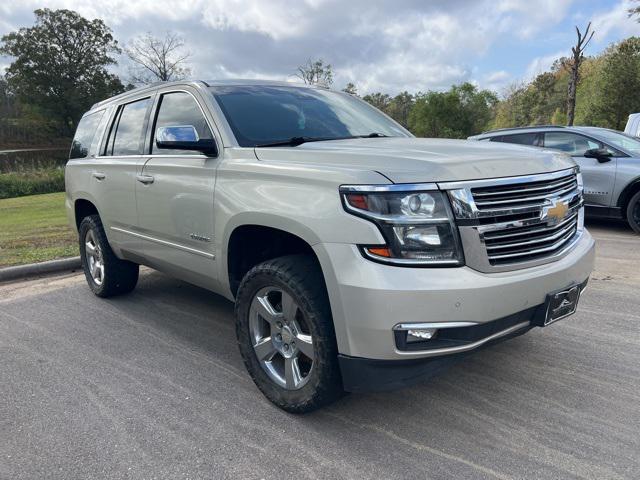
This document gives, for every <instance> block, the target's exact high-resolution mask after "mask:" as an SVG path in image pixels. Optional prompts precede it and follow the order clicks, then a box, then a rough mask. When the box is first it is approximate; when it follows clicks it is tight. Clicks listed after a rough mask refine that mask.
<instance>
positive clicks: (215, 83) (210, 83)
mask: <svg viewBox="0 0 640 480" xmlns="http://www.w3.org/2000/svg"><path fill="white" fill-rule="evenodd" d="M185 83H192V84H193V83H199V84H202V85H204V86H205V87H222V86H231V85H237V86H249V85H270V86H280V87H300V88H323V89H324V88H327V87H323V86H320V85H307V84H304V83H300V82H285V81H274V80H259V79H223V80H176V81H173V82H155V83H152V84H150V85H145V86H142V87H138V88H134V89H133V90H127V91H126V92H123V93H120V94H119V95H115V96H113V97H109V98H107V99H105V100H101V101H99V102H97V103H95V104H93V106H92V107H91V110H94V109H96V108H98V107H101V106H103V105H107V104H108V103H111V102H113V101H116V100H121V99H123V98H127V97H129V96H134V95H138V94H140V93H145V92H147V91H149V92H151V91H153V90H155V89H157V88H159V87H161V86H171V85H184V84H185Z"/></svg>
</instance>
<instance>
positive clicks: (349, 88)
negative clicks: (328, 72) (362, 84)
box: [342, 82, 358, 95]
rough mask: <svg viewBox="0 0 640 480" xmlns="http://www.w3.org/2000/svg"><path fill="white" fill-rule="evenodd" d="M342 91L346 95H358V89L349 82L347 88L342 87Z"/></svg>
mask: <svg viewBox="0 0 640 480" xmlns="http://www.w3.org/2000/svg"><path fill="white" fill-rule="evenodd" d="M342 91H343V92H346V93H348V94H349V95H358V89H357V88H356V86H355V85H354V84H353V83H351V82H349V83H347V86H346V87H344V88H343V89H342Z"/></svg>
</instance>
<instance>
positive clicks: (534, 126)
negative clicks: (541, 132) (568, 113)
mask: <svg viewBox="0 0 640 480" xmlns="http://www.w3.org/2000/svg"><path fill="white" fill-rule="evenodd" d="M530 128H566V126H565V125H529V126H528V127H506V128H496V129H495V130H487V131H486V132H482V133H481V134H480V135H484V134H485V133H496V132H505V131H507V130H528V129H530Z"/></svg>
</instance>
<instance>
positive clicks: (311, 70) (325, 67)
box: [295, 59, 333, 87]
mask: <svg viewBox="0 0 640 480" xmlns="http://www.w3.org/2000/svg"><path fill="white" fill-rule="evenodd" d="M295 75H296V77H298V78H299V79H301V80H302V81H303V82H304V83H306V84H307V85H321V86H323V87H330V86H331V85H332V84H333V67H332V66H331V65H330V64H328V63H324V61H323V60H322V59H319V60H313V61H312V60H311V59H309V60H307V63H305V64H304V65H300V66H299V67H298V68H297V73H296V74H295Z"/></svg>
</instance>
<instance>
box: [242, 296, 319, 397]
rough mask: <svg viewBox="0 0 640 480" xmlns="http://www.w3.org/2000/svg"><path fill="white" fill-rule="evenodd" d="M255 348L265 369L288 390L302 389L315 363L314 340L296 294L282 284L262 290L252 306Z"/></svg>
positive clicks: (250, 326)
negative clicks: (294, 297)
mask: <svg viewBox="0 0 640 480" xmlns="http://www.w3.org/2000/svg"><path fill="white" fill-rule="evenodd" d="M249 316H250V317H249V329H250V333H251V340H252V344H253V350H254V352H255V354H256V357H257V358H258V361H259V362H260V365H261V367H262V369H263V370H264V371H265V372H266V373H267V375H268V376H269V378H270V379H271V380H272V381H273V382H275V383H276V384H277V385H279V386H281V387H283V388H285V389H287V390H298V389H300V388H302V387H303V386H304V385H305V384H306V383H307V382H308V381H309V378H310V373H311V370H312V368H313V363H314V349H313V339H312V336H311V332H310V330H309V325H308V323H307V321H306V319H305V317H304V314H303V312H302V310H301V309H300V307H299V306H298V304H297V303H296V302H295V300H294V299H293V297H292V296H291V295H290V294H289V293H287V292H285V291H284V290H283V289H281V288H278V287H275V286H274V287H265V288H262V289H260V290H259V291H258V292H257V293H256V294H255V296H254V297H253V300H252V302H251V307H250V309H249Z"/></svg>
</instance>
